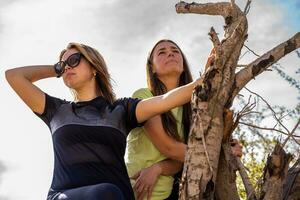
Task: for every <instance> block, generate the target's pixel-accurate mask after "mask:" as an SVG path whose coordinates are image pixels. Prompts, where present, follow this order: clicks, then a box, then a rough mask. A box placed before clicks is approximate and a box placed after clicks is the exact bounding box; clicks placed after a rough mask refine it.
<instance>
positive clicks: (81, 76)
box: [61, 48, 95, 89]
mask: <svg viewBox="0 0 300 200" xmlns="http://www.w3.org/2000/svg"><path fill="white" fill-rule="evenodd" d="M77 52H79V51H78V50H77V49H75V48H72V49H68V50H67V51H66V52H65V53H64V55H63V56H62V59H61V60H62V61H65V60H67V59H68V58H69V56H71V55H72V54H74V53H77ZM94 72H95V69H94V68H93V67H92V66H91V65H90V63H89V62H88V61H87V60H86V59H85V58H84V56H82V58H81V60H80V63H79V64H78V66H76V67H75V68H71V67H70V66H68V65H67V66H66V67H65V72H64V73H63V75H62V77H63V80H64V83H65V85H66V86H68V87H69V88H72V89H76V88H80V87H82V86H83V85H84V84H86V83H88V82H89V81H92V80H93V77H94Z"/></svg>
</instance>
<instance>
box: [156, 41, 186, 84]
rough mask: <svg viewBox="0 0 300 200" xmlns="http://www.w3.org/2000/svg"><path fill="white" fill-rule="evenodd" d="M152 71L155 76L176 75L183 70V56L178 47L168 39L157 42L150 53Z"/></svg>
mask: <svg viewBox="0 0 300 200" xmlns="http://www.w3.org/2000/svg"><path fill="white" fill-rule="evenodd" d="M152 63H153V68H152V70H153V73H156V75H157V77H158V78H159V77H163V76H173V75H174V76H176V77H178V78H179V76H180V74H181V73H182V72H183V57H182V54H181V51H180V50H179V49H178V47H177V46H176V45H175V44H173V43H171V42H168V41H164V42H161V43H159V44H158V45H157V46H156V47H155V49H154V50H153V53H152Z"/></svg>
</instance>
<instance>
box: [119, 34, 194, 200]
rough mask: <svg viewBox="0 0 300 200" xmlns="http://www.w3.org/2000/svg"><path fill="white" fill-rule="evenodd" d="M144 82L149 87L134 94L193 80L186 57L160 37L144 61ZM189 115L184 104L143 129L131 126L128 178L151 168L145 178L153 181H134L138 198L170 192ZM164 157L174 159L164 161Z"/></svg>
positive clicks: (147, 94)
mask: <svg viewBox="0 0 300 200" xmlns="http://www.w3.org/2000/svg"><path fill="white" fill-rule="evenodd" d="M147 82H148V88H143V89H140V90H137V91H136V92H135V93H134V94H133V97H136V98H142V99H145V98H149V97H152V96H157V95H160V94H164V93H166V92H167V91H169V90H172V89H174V88H177V87H178V86H181V85H185V84H187V83H190V82H192V76H191V73H190V69H189V67H188V63H187V60H186V58H185V56H184V54H183V53H182V51H181V50H180V48H179V47H178V45H177V44H176V43H174V42H173V41H170V40H161V41H159V42H157V43H156V45H155V46H154V47H153V49H152V51H151V52H150V54H149V57H148V60H147ZM190 116H191V107H190V103H187V104H185V105H183V106H182V107H177V108H175V109H173V110H171V111H169V112H167V113H165V114H163V115H161V116H156V117H154V118H152V119H151V120H148V121H147V122H146V124H145V125H144V127H143V128H136V129H133V130H132V131H131V133H130V134H129V136H128V138H127V153H126V155H127V158H126V159H125V160H126V165H127V170H128V173H129V177H133V178H134V176H138V175H137V173H138V172H140V171H141V170H142V169H144V168H148V167H150V168H149V170H150V171H152V172H151V173H150V174H151V177H149V178H147V179H148V181H149V182H152V184H150V185H152V186H154V183H155V186H154V188H153V187H150V188H143V187H138V182H137V184H136V185H134V181H133V186H134V188H135V189H136V190H137V191H136V195H137V198H138V199H142V197H143V196H145V195H146V194H147V196H148V198H149V197H150V196H151V200H162V199H166V198H168V197H169V195H170V194H171V191H172V187H173V181H174V178H173V176H172V175H174V174H175V173H177V172H178V171H180V170H181V169H182V163H183V161H184V153H185V148H186V145H185V143H186V141H187V137H188V133H189V128H190ZM153 124H154V126H153ZM153 129H155V130H153ZM167 157H168V158H171V159H173V160H170V159H168V160H166V159H167ZM164 160H165V161H164ZM176 160H177V161H176ZM161 161H164V162H161ZM178 161H179V162H178ZM155 163H157V165H154V164H155ZM151 166H152V167H151ZM161 168H163V169H164V170H162V169H161ZM159 175H162V176H159ZM132 180H133V179H132ZM149 199H150V198H149Z"/></svg>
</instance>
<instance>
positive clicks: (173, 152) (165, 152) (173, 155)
mask: <svg viewBox="0 0 300 200" xmlns="http://www.w3.org/2000/svg"><path fill="white" fill-rule="evenodd" d="M161 153H162V154H163V155H164V156H166V157H168V158H170V159H172V160H177V161H180V162H183V161H184V158H183V159H182V158H181V156H180V155H179V154H178V151H176V150H174V149H172V148H170V147H167V148H165V149H163V150H162V151H161Z"/></svg>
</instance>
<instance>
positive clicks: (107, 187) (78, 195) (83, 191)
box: [53, 183, 124, 200]
mask: <svg viewBox="0 0 300 200" xmlns="http://www.w3.org/2000/svg"><path fill="white" fill-rule="evenodd" d="M53 200H124V196H123V194H122V191H121V190H120V189H119V188H118V187H117V186H116V185H113V184H110V183H101V184H97V185H89V186H84V187H79V188H74V189H70V190H65V191H64V192H61V193H60V194H58V195H57V196H56V197H55V198H54V199H53Z"/></svg>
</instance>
